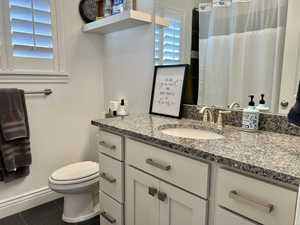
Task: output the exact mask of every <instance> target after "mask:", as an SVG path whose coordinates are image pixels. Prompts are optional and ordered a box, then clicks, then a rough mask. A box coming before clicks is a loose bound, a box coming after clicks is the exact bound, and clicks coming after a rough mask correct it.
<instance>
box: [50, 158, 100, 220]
mask: <svg viewBox="0 0 300 225" xmlns="http://www.w3.org/2000/svg"><path fill="white" fill-rule="evenodd" d="M48 181H49V187H50V188H51V189H52V190H53V191H55V192H58V193H61V194H63V195H64V212H63V217H62V218H63V220H64V221H65V222H67V223H78V222H82V221H85V220H88V219H91V218H93V217H95V216H97V215H99V197H98V195H99V193H98V191H99V165H98V163H95V162H89V161H87V162H79V163H75V164H71V165H68V166H66V167H63V168H61V169H58V170H56V171H55V172H54V173H53V174H52V175H51V176H50V177H49V179H48Z"/></svg>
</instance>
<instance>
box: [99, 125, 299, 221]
mask: <svg viewBox="0 0 300 225" xmlns="http://www.w3.org/2000/svg"><path fill="white" fill-rule="evenodd" d="M98 146H99V147H98V150H99V165H100V210H101V212H100V213H101V225H103V224H104V225H109V224H114V225H170V224H172V225H183V224H187V225H262V224H263V225H294V220H295V209H296V202H297V191H293V190H290V189H286V188H283V187H280V186H277V185H274V184H270V183H267V182H264V181H261V180H258V179H255V178H250V177H248V176H245V175H242V174H239V173H236V172H232V171H229V170H227V169H224V168H221V167H220V166H219V165H218V164H216V163H211V164H210V163H205V162H201V161H198V160H194V159H191V158H188V157H184V156H181V155H179V154H175V153H173V152H172V150H170V149H162V148H160V147H156V146H154V145H150V144H146V143H143V142H141V141H137V140H134V139H131V138H128V137H124V136H121V135H117V134H113V133H110V132H106V131H102V130H100V133H99V137H98Z"/></svg>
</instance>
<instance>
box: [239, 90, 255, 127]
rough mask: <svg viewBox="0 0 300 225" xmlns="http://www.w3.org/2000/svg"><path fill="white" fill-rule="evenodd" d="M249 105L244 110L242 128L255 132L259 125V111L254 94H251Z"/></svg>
mask: <svg viewBox="0 0 300 225" xmlns="http://www.w3.org/2000/svg"><path fill="white" fill-rule="evenodd" d="M249 97H250V99H251V100H250V102H249V104H248V107H247V108H245V109H244V110H243V122H242V130H243V131H247V132H255V131H257V130H258V125H259V111H258V110H257V109H256V107H255V102H254V95H250V96H249Z"/></svg>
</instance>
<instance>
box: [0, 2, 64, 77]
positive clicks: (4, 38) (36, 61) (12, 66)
mask: <svg viewBox="0 0 300 225" xmlns="http://www.w3.org/2000/svg"><path fill="white" fill-rule="evenodd" d="M59 2H61V0H1V2H0V17H1V18H0V47H1V46H2V48H0V57H1V58H0V62H1V63H0V74H6V73H8V74H10V73H16V74H23V73H24V74H27V73H28V74H30V73H32V74H49V75H51V74H59V73H64V63H63V61H62V59H63V55H64V54H63V53H62V35H61V34H59V33H60V32H62V27H61V23H60V22H59V21H58V19H59V18H58V17H57V16H56V15H58V12H56V9H57V8H60V7H58V6H57V4H60V3H59ZM1 28H2V29H1ZM1 31H3V32H1ZM1 43H2V45H1Z"/></svg>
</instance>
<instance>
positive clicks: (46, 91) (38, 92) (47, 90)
mask: <svg viewBox="0 0 300 225" xmlns="http://www.w3.org/2000/svg"><path fill="white" fill-rule="evenodd" d="M52 93H53V92H52V90H51V89H45V90H43V91H26V92H25V94H26V95H51V94H52Z"/></svg>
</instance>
